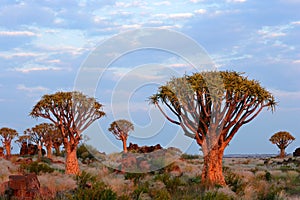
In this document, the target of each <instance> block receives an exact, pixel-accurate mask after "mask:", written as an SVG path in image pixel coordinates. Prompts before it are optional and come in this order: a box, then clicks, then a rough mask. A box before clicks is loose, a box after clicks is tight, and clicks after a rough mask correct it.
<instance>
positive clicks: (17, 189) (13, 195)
mask: <svg viewBox="0 0 300 200" xmlns="http://www.w3.org/2000/svg"><path fill="white" fill-rule="evenodd" d="M6 185H7V188H6V190H5V194H6V197H7V198H8V199H17V200H19V199H20V200H21V199H22V200H23V199H26V200H31V199H35V198H36V197H37V196H38V195H39V194H40V182H39V180H38V178H37V176H36V174H27V175H11V176H9V181H8V184H6Z"/></svg>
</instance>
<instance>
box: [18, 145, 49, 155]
mask: <svg viewBox="0 0 300 200" xmlns="http://www.w3.org/2000/svg"><path fill="white" fill-rule="evenodd" d="M38 151H39V150H38V146H37V145H35V144H27V142H23V143H22V146H21V149H20V156H25V155H30V156H33V155H36V154H38ZM45 154H46V151H45V149H42V155H45Z"/></svg>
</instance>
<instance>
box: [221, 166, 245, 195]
mask: <svg viewBox="0 0 300 200" xmlns="http://www.w3.org/2000/svg"><path fill="white" fill-rule="evenodd" d="M224 176H225V181H226V184H227V185H228V186H229V187H230V188H231V190H232V191H233V192H236V193H240V192H242V191H243V190H244V183H243V180H242V178H241V177H239V176H238V175H237V174H235V173H233V172H232V171H231V170H230V169H229V168H224Z"/></svg>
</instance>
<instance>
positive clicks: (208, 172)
mask: <svg viewBox="0 0 300 200" xmlns="http://www.w3.org/2000/svg"><path fill="white" fill-rule="evenodd" d="M223 153H224V148H223V147H222V148H218V145H216V146H215V147H214V148H212V149H207V148H206V149H205V150H203V154H204V155H203V156H204V164H203V168H202V175H201V180H202V184H204V185H205V186H207V187H211V186H215V185H222V186H224V185H226V182H225V179H224V176H223V164H222V161H223Z"/></svg>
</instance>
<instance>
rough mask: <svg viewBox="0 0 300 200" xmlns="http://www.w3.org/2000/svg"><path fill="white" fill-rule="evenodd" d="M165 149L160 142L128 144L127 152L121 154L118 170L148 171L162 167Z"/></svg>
mask: <svg viewBox="0 0 300 200" xmlns="http://www.w3.org/2000/svg"><path fill="white" fill-rule="evenodd" d="M165 153H166V150H165V149H163V148H162V147H161V146H160V144H157V145H155V146H141V147H139V146H138V145H137V144H132V143H130V144H129V147H128V153H124V154H123V155H122V159H121V160H120V162H121V164H120V166H119V170H120V171H121V172H149V171H155V170H158V169H160V168H162V167H164V158H165Z"/></svg>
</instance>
